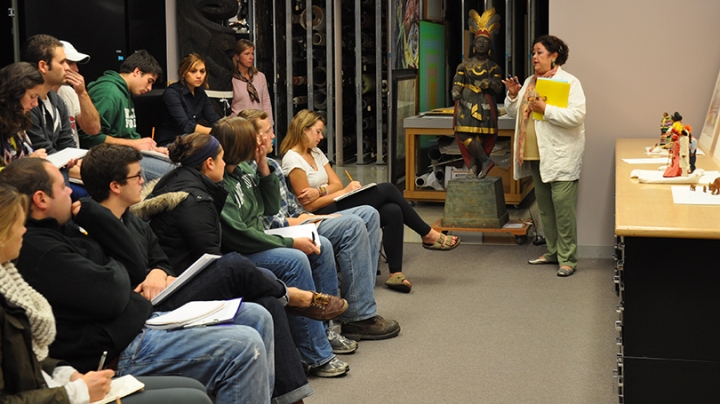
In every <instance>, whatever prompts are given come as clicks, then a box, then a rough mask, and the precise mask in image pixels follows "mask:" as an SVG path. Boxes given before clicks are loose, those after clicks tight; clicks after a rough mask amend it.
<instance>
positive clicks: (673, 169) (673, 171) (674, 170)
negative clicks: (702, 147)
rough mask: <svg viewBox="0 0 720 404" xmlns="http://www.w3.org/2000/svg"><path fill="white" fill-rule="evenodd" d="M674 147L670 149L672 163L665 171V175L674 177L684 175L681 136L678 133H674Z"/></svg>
mask: <svg viewBox="0 0 720 404" xmlns="http://www.w3.org/2000/svg"><path fill="white" fill-rule="evenodd" d="M671 139H672V148H671V149H670V165H669V166H668V168H667V169H666V170H665V173H663V177H665V178H672V177H679V176H680V175H682V169H681V168H680V142H679V141H678V139H679V137H678V135H676V134H674V133H673V134H672V138H671Z"/></svg>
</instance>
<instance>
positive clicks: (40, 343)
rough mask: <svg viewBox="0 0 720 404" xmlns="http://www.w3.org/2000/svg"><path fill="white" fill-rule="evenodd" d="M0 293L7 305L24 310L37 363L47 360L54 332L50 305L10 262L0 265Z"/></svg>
mask: <svg viewBox="0 0 720 404" xmlns="http://www.w3.org/2000/svg"><path fill="white" fill-rule="evenodd" d="M0 293H1V294H2V295H3V296H4V297H5V300H7V301H8V303H9V304H11V305H14V306H17V307H20V308H22V309H25V315H27V317H28V319H29V320H30V329H31V332H32V348H33V352H34V353H35V356H36V357H37V359H38V361H42V360H43V359H45V358H47V356H48V347H49V346H50V344H51V343H52V342H53V341H54V340H55V332H56V331H55V317H53V312H52V308H51V307H50V303H48V301H47V300H46V299H45V298H44V297H43V296H42V295H41V294H40V293H38V292H37V291H36V290H35V289H33V288H32V286H30V285H28V283H27V282H25V279H23V277H22V275H20V273H19V272H18V270H17V268H15V265H14V264H13V263H12V262H6V263H4V264H2V265H0Z"/></svg>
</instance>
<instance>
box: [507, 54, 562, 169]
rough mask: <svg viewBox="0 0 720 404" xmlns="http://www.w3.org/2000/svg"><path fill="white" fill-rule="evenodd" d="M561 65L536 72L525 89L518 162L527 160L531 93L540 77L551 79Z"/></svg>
mask: <svg viewBox="0 0 720 404" xmlns="http://www.w3.org/2000/svg"><path fill="white" fill-rule="evenodd" d="M559 67H560V66H559V65H558V66H555V67H554V68H552V69H550V71H548V72H547V73H545V74H543V75H542V76H539V75H537V74H534V75H533V76H532V79H531V80H530V82H529V83H528V87H527V89H526V90H525V97H523V99H522V100H521V103H520V112H521V114H522V118H521V120H520V133H519V135H518V146H517V149H515V153H516V155H515V157H516V158H517V162H518V164H520V165H522V163H523V161H525V134H526V133H527V125H528V118H529V117H530V114H531V113H532V111H531V110H530V106H529V105H528V104H529V101H530V100H529V98H528V96H529V94H532V92H533V91H535V84H536V83H537V79H538V77H542V78H544V79H550V78H552V77H553V76H555V73H557V71H558V68H559Z"/></svg>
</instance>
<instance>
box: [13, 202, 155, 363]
mask: <svg viewBox="0 0 720 404" xmlns="http://www.w3.org/2000/svg"><path fill="white" fill-rule="evenodd" d="M74 221H75V223H77V225H79V226H82V228H84V229H85V231H87V234H89V235H90V237H87V236H86V235H84V234H83V232H81V230H80V229H79V228H78V226H77V225H75V224H73V223H72V222H71V223H69V224H67V225H66V226H64V227H62V228H61V227H60V225H59V224H58V222H57V221H56V220H55V219H43V220H39V221H38V220H33V219H28V221H27V224H26V227H27V233H25V236H24V242H23V246H22V249H21V250H20V257H19V259H18V262H17V265H16V266H17V268H18V270H19V271H20V273H21V274H22V276H23V278H25V280H26V281H27V282H28V283H29V284H30V285H31V286H32V287H33V288H35V289H36V290H37V291H38V292H40V293H41V294H42V295H43V296H45V298H46V299H47V300H48V301H49V302H50V305H51V306H52V308H53V314H54V315H55V319H56V323H57V337H56V339H55V342H54V343H53V344H52V345H50V355H51V356H52V357H55V358H60V359H63V360H65V361H67V362H69V363H70V364H71V365H72V366H73V367H75V368H76V369H77V370H79V371H80V372H82V373H85V372H87V371H90V370H97V363H98V359H99V358H100V355H101V354H102V352H103V351H108V357H109V358H115V357H116V356H118V355H119V354H120V353H121V352H122V351H123V350H124V349H125V348H126V347H127V346H128V344H130V342H132V341H133V339H135V337H136V336H137V335H138V333H139V332H140V331H141V329H142V327H143V325H144V324H145V320H147V319H148V318H149V317H150V315H151V314H152V305H151V304H150V302H149V301H148V300H146V299H145V298H143V297H142V296H141V295H140V294H138V293H135V292H134V291H133V289H134V288H135V286H137V285H138V284H139V283H140V282H142V281H143V280H144V279H145V276H146V268H145V263H144V260H143V257H142V254H141V252H140V250H139V249H138V247H137V244H136V243H135V242H134V241H133V239H132V236H131V235H130V234H129V232H128V230H127V229H126V228H125V227H124V225H123V223H122V222H121V221H120V220H118V219H117V218H116V217H115V216H114V215H113V214H112V212H110V210H108V209H106V208H105V207H103V206H101V205H100V204H98V203H97V202H94V201H92V200H90V199H84V200H82V208H81V209H80V213H79V214H78V215H77V216H76V217H75V218H74ZM106 253H107V254H106ZM110 257H113V258H110Z"/></svg>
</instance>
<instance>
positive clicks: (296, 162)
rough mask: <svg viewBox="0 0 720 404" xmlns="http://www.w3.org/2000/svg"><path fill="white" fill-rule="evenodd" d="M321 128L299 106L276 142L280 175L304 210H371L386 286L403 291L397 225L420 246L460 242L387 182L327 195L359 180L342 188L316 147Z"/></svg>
mask: <svg viewBox="0 0 720 404" xmlns="http://www.w3.org/2000/svg"><path fill="white" fill-rule="evenodd" d="M324 128H325V122H324V121H323V119H322V117H321V116H320V115H318V114H317V113H315V112H313V111H308V110H302V111H300V112H298V114H297V115H295V117H294V118H293V119H292V121H290V125H289V128H288V133H287V135H286V136H285V138H284V139H283V141H282V144H281V145H280V154H282V155H283V160H282V168H283V173H284V174H285V175H286V176H287V177H288V178H289V180H290V186H291V187H292V189H293V191H294V192H295V194H296V195H297V196H298V199H299V200H300V203H302V205H303V207H304V208H305V209H307V210H308V211H310V212H313V213H320V214H327V213H334V212H337V211H338V210H343V209H349V208H353V207H356V206H361V205H369V206H372V207H374V208H375V209H377V211H378V212H379V213H380V225H381V226H382V228H383V248H384V249H385V254H386V255H387V260H388V266H389V267H390V277H389V278H388V282H386V284H388V283H389V284H392V285H398V286H400V285H399V284H403V285H404V286H400V287H401V288H403V289H405V291H409V288H411V287H412V284H411V283H410V281H409V280H407V279H406V277H405V275H404V274H403V273H402V254H403V232H404V227H403V225H407V226H408V227H410V228H411V229H412V230H413V231H415V233H417V234H418V235H419V236H420V237H422V242H423V247H424V248H427V249H431V250H452V249H454V248H455V247H457V246H458V245H460V238H458V237H457V236H446V235H444V234H442V233H440V232H438V231H436V230H433V229H432V228H430V225H429V224H427V223H425V222H424V221H423V220H422V219H421V218H420V216H419V215H418V214H417V212H415V209H413V208H412V206H410V204H409V203H408V201H407V200H406V199H405V198H404V197H403V196H402V194H401V193H400V191H398V189H397V188H396V187H395V185H393V184H390V183H387V182H385V183H381V184H378V185H377V186H376V187H372V188H369V189H367V190H365V191H363V192H360V193H358V194H356V195H353V196H351V197H349V198H345V199H343V200H342V201H339V202H334V201H333V198H335V197H337V196H340V195H343V194H345V193H347V192H350V191H352V190H353V189H355V188H359V187H360V183H356V184H355V183H351V184H350V185H349V186H347V187H345V188H343V186H342V182H341V181H340V178H339V177H338V176H337V174H335V171H334V170H333V169H332V167H331V166H330V162H329V161H328V159H327V157H325V154H323V152H322V151H321V150H320V149H319V148H318V147H317V145H318V143H320V141H321V140H322V139H323V134H322V132H323V129H324ZM353 184H354V185H353ZM388 286H390V285H388Z"/></svg>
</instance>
